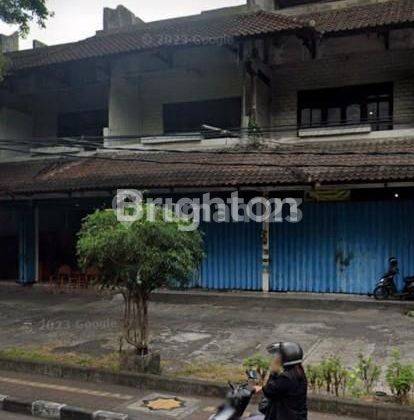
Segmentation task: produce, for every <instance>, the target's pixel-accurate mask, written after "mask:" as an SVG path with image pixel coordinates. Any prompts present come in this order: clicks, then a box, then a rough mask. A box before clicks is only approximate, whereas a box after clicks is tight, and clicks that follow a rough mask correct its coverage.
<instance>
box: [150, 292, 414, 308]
mask: <svg viewBox="0 0 414 420" xmlns="http://www.w3.org/2000/svg"><path fill="white" fill-rule="evenodd" d="M151 301H153V302H159V303H169V304H180V305H182V304H186V305H203V304H204V305H205V304H210V305H211V304H213V305H214V304H216V305H223V306H224V305H226V306H231V305H238V306H242V305H255V307H262V308H271V307H273V308H287V309H292V308H293V309H314V310H327V311H330V310H334V311H354V310H358V309H381V310H394V311H399V312H402V313H405V312H408V311H410V310H414V302H409V301H392V300H391V301H376V300H374V298H368V297H365V298H364V297H360V296H355V297H348V296H346V297H345V296H343V297H341V295H329V294H327V295H326V296H320V295H319V294H311V293H309V294H302V293H298V294H295V293H276V292H272V293H261V292H236V291H234V292H232V291H227V292H225V291H223V292H213V291H193V290H188V291H171V290H168V291H158V292H155V293H153V294H152V295H151Z"/></svg>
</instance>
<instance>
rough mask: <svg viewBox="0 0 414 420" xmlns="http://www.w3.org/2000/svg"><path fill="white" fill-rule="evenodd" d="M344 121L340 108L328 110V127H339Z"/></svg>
mask: <svg viewBox="0 0 414 420" xmlns="http://www.w3.org/2000/svg"><path fill="white" fill-rule="evenodd" d="M341 121H342V110H341V108H339V107H335V108H328V116H327V123H328V125H339V124H341Z"/></svg>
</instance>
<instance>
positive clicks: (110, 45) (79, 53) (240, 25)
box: [8, 11, 306, 69]
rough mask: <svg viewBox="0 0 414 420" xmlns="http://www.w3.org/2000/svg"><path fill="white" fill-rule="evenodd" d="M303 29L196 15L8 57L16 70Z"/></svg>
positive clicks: (283, 19)
mask: <svg viewBox="0 0 414 420" xmlns="http://www.w3.org/2000/svg"><path fill="white" fill-rule="evenodd" d="M304 26H306V24H305V23H302V22H300V21H298V20H297V19H295V18H291V17H287V16H281V15H278V14H275V13H267V12H263V11H259V12H254V13H241V14H236V15H227V16H203V15H201V16H196V17H190V18H180V19H170V20H166V21H159V22H154V23H148V24H145V25H144V26H139V27H137V28H136V29H130V30H127V31H123V32H116V33H108V34H99V35H97V36H94V37H92V38H88V39H85V40H83V41H79V42H74V43H70V44H62V45H56V46H51V47H45V48H39V49H36V50H30V51H21V52H16V53H11V54H9V55H8V56H9V58H10V59H11V60H12V66H13V68H15V69H23V68H29V67H40V66H46V65H51V64H56V63H63V62H68V61H74V60H82V59H87V58H95V57H101V56H107V55H111V54H120V53H127V52H132V51H140V50H147V49H152V48H158V47H163V46H184V45H202V44H211V43H213V42H217V43H221V44H222V43H228V42H229V40H232V39H233V38H243V37H249V36H257V35H264V34H268V33H275V32H280V31H282V32H283V31H290V30H295V29H299V28H303V27H304Z"/></svg>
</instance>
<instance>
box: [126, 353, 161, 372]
mask: <svg viewBox="0 0 414 420" xmlns="http://www.w3.org/2000/svg"><path fill="white" fill-rule="evenodd" d="M120 365H121V369H122V370H123V371H125V372H135V373H151V374H153V375H159V374H161V355H160V354H159V353H149V354H147V355H145V356H139V355H137V354H136V353H135V352H134V351H124V352H122V353H121V355H120Z"/></svg>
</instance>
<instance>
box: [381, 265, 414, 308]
mask: <svg viewBox="0 0 414 420" xmlns="http://www.w3.org/2000/svg"><path fill="white" fill-rule="evenodd" d="M388 261H389V268H388V271H387V273H385V274H384V276H382V277H381V278H380V279H379V280H378V283H377V285H376V287H375V289H374V292H373V295H374V298H375V299H376V300H385V299H389V298H398V299H413V298H414V277H406V278H405V279H404V288H403V290H402V292H399V291H398V288H397V283H396V278H397V276H398V275H399V273H400V270H399V267H398V260H397V259H396V258H390V259H389V260H388Z"/></svg>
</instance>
